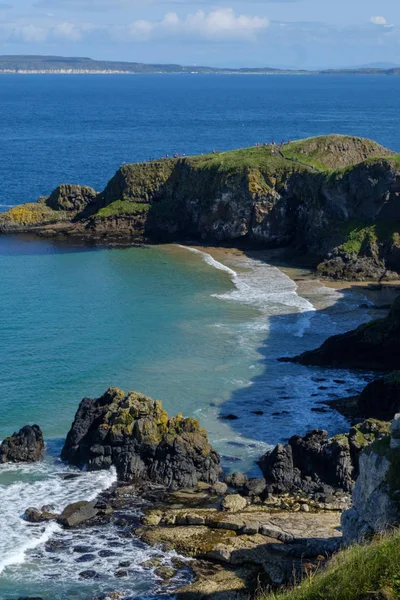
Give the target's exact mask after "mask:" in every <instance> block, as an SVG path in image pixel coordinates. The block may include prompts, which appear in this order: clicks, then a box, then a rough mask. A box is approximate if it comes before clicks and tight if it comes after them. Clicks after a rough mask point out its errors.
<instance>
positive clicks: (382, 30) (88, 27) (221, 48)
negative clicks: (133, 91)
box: [0, 0, 400, 68]
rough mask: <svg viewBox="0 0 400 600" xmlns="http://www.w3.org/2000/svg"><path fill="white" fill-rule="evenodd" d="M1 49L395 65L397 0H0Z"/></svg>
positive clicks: (399, 54)
mask: <svg viewBox="0 0 400 600" xmlns="http://www.w3.org/2000/svg"><path fill="white" fill-rule="evenodd" d="M0 53H1V54H53V55H54V54H56V55H63V56H90V57H92V58H97V59H110V60H130V61H139V62H162V63H166V62H173V63H180V64H187V65H196V64H197V65H201V64H202V65H215V66H284V67H296V68H300V67H301V68H319V67H343V66H358V65H365V64H370V63H394V64H398V65H400V0H379V1H378V0H250V1H247V2H245V1H239V0H219V1H218V0H217V1H215V0H214V1H208V0H199V1H195V0H193V1H191V0H0Z"/></svg>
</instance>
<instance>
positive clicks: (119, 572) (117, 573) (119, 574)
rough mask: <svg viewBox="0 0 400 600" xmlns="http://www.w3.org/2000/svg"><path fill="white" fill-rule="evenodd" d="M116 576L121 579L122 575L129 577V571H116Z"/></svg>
mask: <svg viewBox="0 0 400 600" xmlns="http://www.w3.org/2000/svg"><path fill="white" fill-rule="evenodd" d="M114 577H118V578H119V579H121V578H122V577H128V571H124V570H120V571H115V573H114Z"/></svg>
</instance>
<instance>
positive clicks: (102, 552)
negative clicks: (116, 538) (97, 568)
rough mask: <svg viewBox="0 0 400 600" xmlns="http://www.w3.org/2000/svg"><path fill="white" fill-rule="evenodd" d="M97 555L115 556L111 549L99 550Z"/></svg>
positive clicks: (104, 556)
mask: <svg viewBox="0 0 400 600" xmlns="http://www.w3.org/2000/svg"><path fill="white" fill-rule="evenodd" d="M98 555H99V556H101V558H108V557H110V556H116V552H114V551H113V550H100V551H99V552H98Z"/></svg>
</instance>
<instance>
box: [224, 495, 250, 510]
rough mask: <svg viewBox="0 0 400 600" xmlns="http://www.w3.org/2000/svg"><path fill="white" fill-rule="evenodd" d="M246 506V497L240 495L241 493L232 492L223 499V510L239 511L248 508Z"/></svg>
mask: <svg viewBox="0 0 400 600" xmlns="http://www.w3.org/2000/svg"><path fill="white" fill-rule="evenodd" d="M246 506H247V500H246V498H243V496H240V495H239V494H231V495H230V496H225V498H224V499H223V500H222V508H223V510H226V511H229V512H238V511H240V510H243V509H244V508H246Z"/></svg>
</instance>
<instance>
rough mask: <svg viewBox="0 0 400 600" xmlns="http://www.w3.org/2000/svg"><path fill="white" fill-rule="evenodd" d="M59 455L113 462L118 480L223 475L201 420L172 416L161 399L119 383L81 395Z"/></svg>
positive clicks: (97, 465) (89, 464) (82, 463)
mask: <svg viewBox="0 0 400 600" xmlns="http://www.w3.org/2000/svg"><path fill="white" fill-rule="evenodd" d="M61 457H62V459H63V460H65V461H67V462H69V463H70V464H72V465H75V466H78V467H80V468H87V469H88V470H89V471H96V470H99V469H107V468H109V467H111V466H115V467H116V470H117V474H118V478H119V480H120V481H132V482H138V481H143V480H144V481H151V482H154V483H157V484H161V485H163V486H165V487H167V488H171V489H179V488H192V487H194V486H196V485H197V483H198V482H200V481H202V482H204V483H208V484H214V483H216V482H217V481H218V479H219V475H220V474H221V466H220V458H219V455H218V454H217V453H216V452H215V451H214V450H213V448H212V447H211V445H210V444H209V442H208V439H207V433H206V431H205V430H204V429H201V428H200V426H199V423H198V421H196V420H195V419H189V418H184V417H182V415H178V416H177V417H173V418H172V417H169V416H168V414H167V413H166V411H165V410H163V408H162V404H161V402H158V401H154V400H152V399H151V398H148V397H147V396H143V395H142V394H140V393H137V392H129V393H125V392H123V391H121V390H119V389H117V388H110V389H109V390H107V392H106V393H105V394H104V395H103V396H101V397H100V398H97V399H90V398H84V399H83V400H82V402H81V404H80V406H79V409H78V412H77V413H76V416H75V420H74V423H73V425H72V428H71V430H70V432H69V433H68V436H67V440H66V443H65V446H64V448H63V450H62V454H61Z"/></svg>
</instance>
